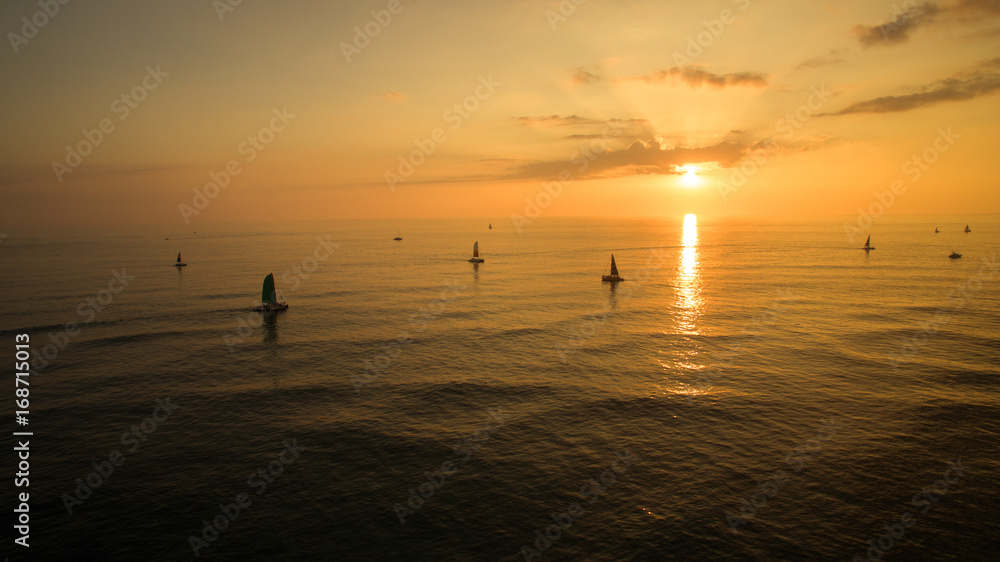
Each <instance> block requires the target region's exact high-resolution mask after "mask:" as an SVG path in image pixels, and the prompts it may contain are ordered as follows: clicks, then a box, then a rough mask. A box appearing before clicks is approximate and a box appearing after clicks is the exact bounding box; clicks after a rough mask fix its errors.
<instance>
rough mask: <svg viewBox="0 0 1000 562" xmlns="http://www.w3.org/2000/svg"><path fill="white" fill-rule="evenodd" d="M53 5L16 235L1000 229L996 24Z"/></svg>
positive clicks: (6, 173) (997, 2)
mask: <svg viewBox="0 0 1000 562" xmlns="http://www.w3.org/2000/svg"><path fill="white" fill-rule="evenodd" d="M63 1H66V2H67V3H66V4H65V5H63V4H61V3H60V1H59V0H40V1H39V0H8V1H7V2H4V3H3V4H2V6H0V22H2V25H0V30H2V31H3V32H4V34H5V37H6V44H5V45H4V46H3V47H0V73H2V76H3V81H2V84H3V86H2V88H0V107H2V108H3V127H4V134H3V135H0V147H2V150H0V198H2V200H3V205H0V230H3V225H11V226H14V225H24V226H54V225H130V224H164V225H178V226H181V225H185V227H186V225H195V226H197V225H198V224H212V223H227V222H242V221H270V220H316V219H346V218H423V217H426V218H431V217H490V218H491V219H492V220H493V221H494V222H497V221H500V220H512V221H517V220H518V217H525V218H530V217H535V216H610V217H614V216H647V217H648V216H653V217H655V216H661V215H663V216H671V217H674V216H677V215H683V214H686V213H698V214H705V215H762V214H766V215H796V216H806V215H817V214H834V215H858V214H859V213H861V212H868V213H874V214H879V215H882V214H885V215H894V214H932V213H948V214H972V213H998V212H1000V194H998V190H997V179H996V172H995V168H994V166H995V162H996V155H997V154H998V153H1000V135H998V134H997V131H998V130H1000V127H998V125H1000V103H998V101H1000V95H998V94H1000V0H939V1H925V2H917V1H915V0H906V1H905V2H903V1H895V2H888V1H878V0H876V1H870V0H868V1H847V0H845V1H828V2H802V1H800V0H796V1H792V0H712V1H704V2H690V1H672V0H631V1H618V2H610V1H607V0H562V1H561V2H560V1H540V0H509V1H500V0H483V1H480V2H457V1H448V0H442V1H438V2H433V1H429V0H385V1H383V0H373V1H363V2H339V1H334V2H330V1H319V0H300V1H296V2H284V3H278V2H263V1H261V0H243V1H242V2H240V1H238V0H214V1H213V0H194V1H189V2H151V1H135V0H132V1H115V0H103V1H101V0H98V1H93V2H72V1H69V0H63Z"/></svg>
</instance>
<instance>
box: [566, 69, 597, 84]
mask: <svg viewBox="0 0 1000 562" xmlns="http://www.w3.org/2000/svg"><path fill="white" fill-rule="evenodd" d="M602 80H604V77H603V76H600V75H598V74H594V73H593V72H590V71H589V70H587V69H585V68H583V67H582V66H581V67H579V68H577V69H576V70H575V71H574V72H573V82H575V83H577V84H593V83H594V82H600V81H602Z"/></svg>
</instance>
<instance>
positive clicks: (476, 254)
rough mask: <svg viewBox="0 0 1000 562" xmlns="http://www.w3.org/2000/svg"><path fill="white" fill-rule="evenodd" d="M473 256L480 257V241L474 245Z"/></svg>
mask: <svg viewBox="0 0 1000 562" xmlns="http://www.w3.org/2000/svg"><path fill="white" fill-rule="evenodd" d="M472 257H474V258H478V257H479V242H478V241H477V242H476V243H475V244H473V245H472Z"/></svg>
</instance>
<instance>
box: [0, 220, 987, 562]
mask: <svg viewBox="0 0 1000 562" xmlns="http://www.w3.org/2000/svg"><path fill="white" fill-rule="evenodd" d="M845 220H846V221H848V222H850V223H854V222H856V220H855V219H854V218H846V219H843V218H842V219H836V218H823V219H816V220H811V221H809V220H799V221H789V220H784V219H773V220H769V219H768V220H766V219H746V220H737V219H725V218H715V219H713V218H709V217H696V216H694V215H687V216H683V215H678V216H669V217H665V218H662V219H571V218H540V219H537V220H535V221H533V222H531V223H529V224H524V225H520V232H519V231H518V228H515V225H513V224H511V221H509V220H506V219H475V220H472V219H469V220H400V221H336V222H309V223H274V224H264V225H228V226H198V227H191V228H190V229H186V230H182V229H180V228H177V227H155V226H143V227H134V228H117V229H61V230H58V231H47V232H30V231H25V232H17V231H11V232H10V233H9V235H8V237H7V238H5V239H3V240H2V243H0V259H2V263H3V266H4V267H3V269H4V283H3V285H4V286H5V287H6V289H7V291H8V298H7V299H5V306H4V307H3V308H2V310H0V334H2V336H3V337H2V340H3V341H4V342H6V343H5V344H4V345H5V346H6V351H5V352H4V353H6V354H7V357H8V361H9V362H8V363H7V365H8V369H7V374H6V376H7V377H8V380H12V381H13V379H14V378H15V374H14V371H13V370H11V367H10V365H11V364H12V363H14V358H15V354H16V348H15V345H16V343H17V342H18V341H20V340H18V339H17V335H18V334H27V335H28V336H29V338H30V344H29V345H30V353H31V354H32V360H31V363H32V366H33V370H32V372H31V375H30V377H29V378H28V379H27V380H29V381H30V387H27V388H29V389H30V397H29V399H30V407H28V408H26V410H27V411H28V413H27V415H24V416H23V417H25V418H27V419H26V420H25V421H26V422H27V423H26V424H25V425H18V424H17V423H15V420H16V418H15V411H14V410H15V409H19V408H15V407H12V405H11V403H10V402H9V401H8V402H7V404H8V406H7V408H8V410H7V411H8V414H7V415H8V416H9V417H8V419H9V420H11V421H10V422H8V424H7V426H8V428H9V429H10V431H11V432H14V431H20V432H31V433H32V435H31V436H30V438H29V437H20V436H12V435H11V434H10V433H8V435H7V437H6V438H5V443H4V446H5V448H6V450H7V451H8V453H7V456H6V460H5V463H4V465H5V466H7V467H8V469H9V470H10V471H11V472H9V473H8V474H7V475H6V476H5V478H12V479H13V478H14V476H13V472H15V471H16V470H17V467H16V463H17V462H18V461H17V458H16V457H15V453H13V452H11V451H12V449H13V448H14V447H18V446H19V444H20V443H22V442H21V441H18V440H19V439H28V440H29V441H30V445H29V446H28V447H29V448H30V459H29V462H30V478H29V479H30V484H28V485H26V486H9V485H8V486H5V487H4V497H5V500H6V501H5V506H12V507H10V508H9V509H16V506H18V505H20V503H21V502H20V501H19V499H15V496H14V494H15V492H17V493H25V492H27V493H29V494H30V501H29V502H27V503H28V504H29V506H28V511H27V513H28V519H29V520H30V523H29V527H30V533H29V539H28V540H29V541H30V548H29V549H25V548H23V547H22V546H19V545H17V544H15V543H14V542H13V541H14V539H15V538H18V537H21V536H22V535H21V530H18V529H16V528H12V527H13V525H17V524H18V523H17V518H18V517H20V516H21V515H23V514H21V515H19V514H18V513H16V512H14V513H12V512H11V511H8V514H9V515H8V521H13V523H9V524H8V525H7V526H6V528H7V529H8V531H7V533H13V534H11V535H10V536H9V539H8V540H7V541H6V542H5V546H4V552H3V554H4V555H5V556H9V557H10V559H11V560H24V559H29V557H28V556H27V553H29V552H30V555H31V556H30V559H32V560H194V559H196V558H197V559H199V560H202V559H203V560H269V561H271V560H358V561H362V560H364V561H369V560H456V561H457V560H509V561H514V560H528V561H530V560H540V561H546V560H636V561H638V560H858V559H860V560H869V559H880V558H883V557H884V558H885V559H887V560H893V559H895V560H992V559H994V556H995V554H996V547H997V545H998V544H1000V505H998V502H997V497H998V496H1000V441H998V437H1000V361H998V359H1000V271H998V270H997V263H998V262H997V261H996V260H997V250H998V247H1000V217H996V216H976V217H972V218H968V217H893V218H887V219H884V220H881V221H879V223H878V224H876V225H874V226H872V227H871V228H870V229H867V230H865V232H864V234H863V235H858V234H856V233H855V234H854V235H853V238H852V237H849V236H848V234H847V232H845V228H844V223H845ZM490 221H492V225H493V228H492V229H489V228H488V224H489V223H490ZM966 222H971V223H972V224H971V228H972V232H970V233H965V232H963V228H964V226H965V223H966ZM935 227H940V229H941V233H939V234H935V233H934V229H935ZM195 229H197V233H195ZM397 229H398V230H399V232H400V233H401V236H402V238H403V240H401V241H398V242H397V241H393V240H392V238H393V237H394V236H396V233H397ZM869 233H870V234H871V235H872V238H871V240H872V244H873V245H874V246H875V248H876V249H875V250H872V251H870V252H865V251H863V250H862V249H861V246H862V245H863V244H864V236H867V234H869ZM475 242H478V243H479V249H480V252H481V255H482V257H483V259H484V260H485V262H484V263H482V264H472V263H469V262H468V261H467V260H468V259H469V258H470V257H471V254H472V247H473V243H475ZM952 251H957V252H959V253H961V254H963V257H962V258H961V259H949V258H948V255H949V253H950V252H952ZM178 252H182V257H183V260H184V261H185V262H186V263H187V264H188V265H187V266H186V267H182V268H177V267H174V266H173V263H174V260H175V259H176V256H177V253H178ZM612 254H614V257H615V260H616V262H617V265H618V269H619V271H620V273H621V275H622V276H623V277H624V278H625V279H626V280H625V281H624V282H623V283H619V284H615V285H612V284H608V283H602V282H601V279H600V276H601V274H602V273H603V272H604V271H605V270H606V269H607V267H608V265H609V262H610V259H611V255H612ZM272 272H273V274H274V278H275V280H276V282H277V287H278V292H279V294H280V295H281V296H283V298H284V299H285V300H286V301H287V302H288V303H289V305H290V306H289V309H288V310H287V311H283V312H278V313H273V314H269V315H266V316H261V315H259V314H257V313H252V312H250V307H251V306H253V305H255V304H257V303H259V302H260V292H261V285H262V282H263V280H264V277H265V275H267V274H268V273H272ZM7 388H8V389H9V392H11V393H14V392H15V390H16V387H15V386H14V384H8V385H7ZM11 398H14V397H11ZM23 448H24V447H22V449H23ZM10 482H12V480H8V483H10ZM21 511H24V510H23V509H22V510H21ZM22 519H23V518H22Z"/></svg>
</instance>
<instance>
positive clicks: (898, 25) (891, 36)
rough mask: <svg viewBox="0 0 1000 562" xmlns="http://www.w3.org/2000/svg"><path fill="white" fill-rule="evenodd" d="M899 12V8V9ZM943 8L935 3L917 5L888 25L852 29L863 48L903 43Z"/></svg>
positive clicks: (859, 26) (863, 26)
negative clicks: (911, 33)
mask: <svg viewBox="0 0 1000 562" xmlns="http://www.w3.org/2000/svg"><path fill="white" fill-rule="evenodd" d="M897 10H898V8H897ZM940 11H941V8H940V7H939V6H938V5H937V4H935V3H934V2H928V3H925V4H917V5H916V6H913V7H911V8H908V9H907V10H906V11H903V12H899V13H898V14H896V17H895V18H893V20H892V21H890V22H888V23H883V24H880V25H856V26H854V28H853V29H852V31H853V32H854V35H856V36H857V38H858V42H860V43H861V46H862V47H865V48H868V47H872V46H875V45H887V44H892V43H902V42H903V41H906V40H907V39H909V38H910V32H912V31H913V30H914V29H916V28H917V27H920V26H922V25H924V24H927V23H929V22H931V21H932V20H933V19H934V17H935V16H936V15H938V13H940Z"/></svg>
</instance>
